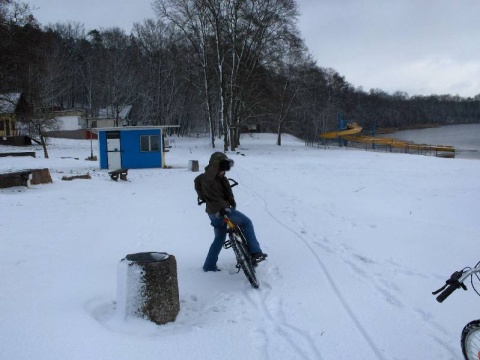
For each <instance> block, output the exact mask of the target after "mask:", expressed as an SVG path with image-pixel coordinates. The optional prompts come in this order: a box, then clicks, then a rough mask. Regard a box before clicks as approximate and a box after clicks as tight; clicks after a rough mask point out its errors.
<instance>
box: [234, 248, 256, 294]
mask: <svg viewBox="0 0 480 360" xmlns="http://www.w3.org/2000/svg"><path fill="white" fill-rule="evenodd" d="M232 248H233V251H234V252H235V257H236V258H237V266H238V267H240V268H241V269H242V270H243V273H244V274H245V276H246V277H247V279H248V282H249V283H250V284H251V285H252V287H254V288H255V289H257V288H258V287H259V286H260V284H259V283H258V280H257V277H256V276H255V269H254V267H253V265H252V262H251V261H250V255H249V253H248V250H247V249H246V248H245V246H244V245H243V244H242V243H241V242H240V241H238V240H237V241H233V243H232Z"/></svg>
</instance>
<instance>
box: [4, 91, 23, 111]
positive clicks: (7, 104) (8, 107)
mask: <svg viewBox="0 0 480 360" xmlns="http://www.w3.org/2000/svg"><path fill="white" fill-rule="evenodd" d="M21 95H22V94H21V93H6V94H0V114H12V113H14V112H15V109H16V108H17V105H18V102H19V100H20V97H21Z"/></svg>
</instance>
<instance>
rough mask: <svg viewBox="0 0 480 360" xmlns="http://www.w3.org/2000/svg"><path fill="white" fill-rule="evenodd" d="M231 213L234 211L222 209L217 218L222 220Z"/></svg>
mask: <svg viewBox="0 0 480 360" xmlns="http://www.w3.org/2000/svg"><path fill="white" fill-rule="evenodd" d="M231 211H232V209H230V208H224V209H220V211H219V212H217V213H216V214H215V216H216V217H217V218H221V217H224V216H225V215H227V214H229V213H230V212H231Z"/></svg>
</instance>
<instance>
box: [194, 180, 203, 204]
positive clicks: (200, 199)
mask: <svg viewBox="0 0 480 360" xmlns="http://www.w3.org/2000/svg"><path fill="white" fill-rule="evenodd" d="M204 176H205V174H204V173H203V174H200V175H198V176H197V177H196V178H195V180H193V182H194V183H195V191H196V192H197V203H198V205H202V204H203V203H204V202H205V196H204V195H203V191H202V180H203V177H204Z"/></svg>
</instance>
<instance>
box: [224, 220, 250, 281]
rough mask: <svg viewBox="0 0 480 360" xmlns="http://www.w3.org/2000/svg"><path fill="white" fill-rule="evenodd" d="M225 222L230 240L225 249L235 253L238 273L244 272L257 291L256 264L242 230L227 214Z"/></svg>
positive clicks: (227, 241)
mask: <svg viewBox="0 0 480 360" xmlns="http://www.w3.org/2000/svg"><path fill="white" fill-rule="evenodd" d="M223 221H224V222H225V224H227V232H228V240H226V241H225V243H224V245H223V247H224V248H225V249H228V248H232V249H233V252H234V253H235V258H236V259H237V265H236V267H237V269H238V272H240V270H243V272H244V273H245V276H246V277H247V280H248V281H249V282H250V284H251V285H252V287H253V288H255V289H257V288H258V287H259V283H258V280H257V277H256V275H255V269H254V267H255V266H256V263H255V262H254V260H253V257H252V255H251V253H250V251H249V249H248V243H247V240H246V239H245V235H243V232H242V229H241V228H240V227H238V226H237V225H235V224H234V223H233V221H231V220H230V219H229V218H228V215H227V214H225V215H224V217H223Z"/></svg>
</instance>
